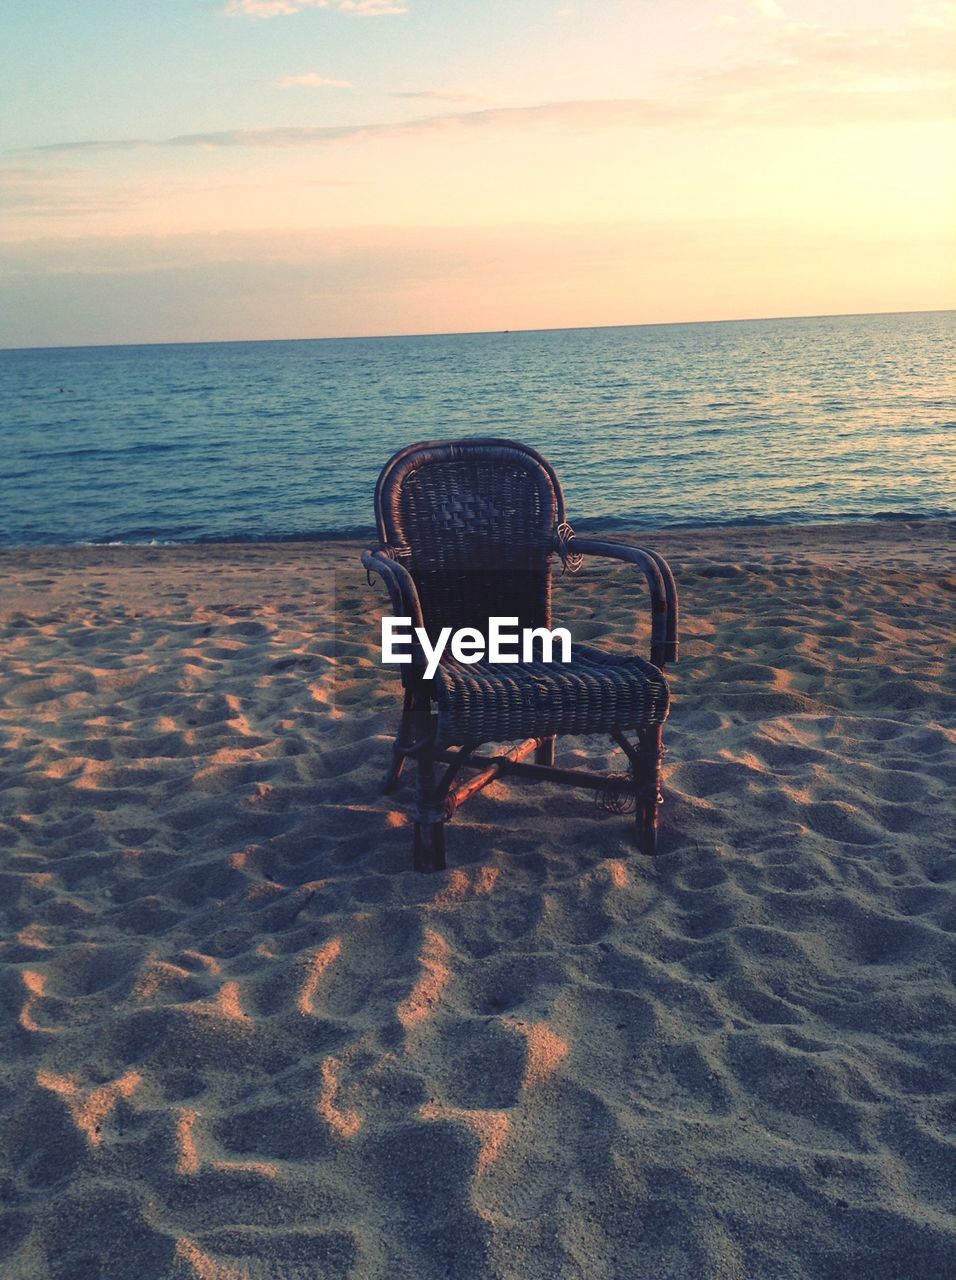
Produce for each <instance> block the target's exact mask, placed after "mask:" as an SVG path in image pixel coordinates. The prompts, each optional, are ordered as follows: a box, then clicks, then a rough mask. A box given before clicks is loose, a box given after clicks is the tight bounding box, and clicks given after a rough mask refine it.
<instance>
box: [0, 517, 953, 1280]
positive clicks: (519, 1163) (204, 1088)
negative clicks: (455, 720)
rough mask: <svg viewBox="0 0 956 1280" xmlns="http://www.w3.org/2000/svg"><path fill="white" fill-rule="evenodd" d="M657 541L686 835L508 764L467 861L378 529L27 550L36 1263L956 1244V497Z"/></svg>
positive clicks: (601, 579)
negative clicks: (657, 847) (428, 852)
mask: <svg viewBox="0 0 956 1280" xmlns="http://www.w3.org/2000/svg"><path fill="white" fill-rule="evenodd" d="M640 541H641V542H642V543H644V544H646V545H648V546H652V547H654V548H655V549H657V550H659V551H660V552H662V553H663V554H664V555H665V556H666V557H667V559H668V560H669V562H670V563H671V565H672V567H673V569H674V571H675V573H676V575H677V577H678V582H679V586H680V591H681V606H682V628H681V630H682V642H683V643H682V660H681V662H680V663H679V664H678V665H677V666H676V667H675V668H674V669H673V671H672V673H671V688H672V693H673V706H672V711H671V718H670V721H669V723H668V725H667V728H666V731H665V742H666V744H667V746H668V748H669V754H668V756H667V758H666V761H665V788H666V801H665V805H664V810H663V819H662V847H663V849H664V851H665V856H663V857H661V858H659V859H657V860H656V861H653V862H652V861H649V860H646V859H643V858H641V857H640V856H639V855H637V854H635V853H634V852H633V851H632V848H631V844H630V839H629V835H630V832H629V823H628V820H627V819H626V818H621V817H617V816H614V815H609V814H602V813H600V812H598V811H597V810H596V809H595V806H594V803H593V799H592V797H591V796H590V795H589V794H588V793H586V792H571V791H568V790H560V791H558V790H553V789H550V788H548V787H546V786H544V785H541V786H523V787H518V786H506V785H502V784H498V785H495V786H493V787H491V788H489V790H488V791H487V792H485V793H483V794H482V795H480V796H478V797H476V798H475V799H473V800H471V801H469V803H468V804H467V805H466V806H465V807H464V809H463V810H462V811H461V812H460V813H459V814H458V815H457V816H456V818H455V820H454V822H453V823H452V824H451V825H450V826H449V829H448V860H449V869H448V870H447V871H445V872H442V873H438V874H434V875H417V874H415V873H414V872H413V871H412V870H411V835H410V829H409V823H408V818H407V816H406V812H405V805H406V803H407V796H406V795H405V794H399V795H396V796H394V797H391V798H389V799H386V798H384V797H382V796H381V794H380V780H381V776H382V774H383V772H384V769H385V765H386V762H387V756H388V747H389V742H390V738H391V735H392V733H393V732H394V728H395V724H396V722H397V715H398V710H399V682H398V679H397V676H396V675H395V674H394V673H393V672H390V671H387V670H383V669H382V668H381V667H380V665H379V663H378V640H379V631H378V618H379V617H380V614H381V612H382V610H383V609H384V607H385V601H386V597H385V593H384V590H383V589H382V587H381V584H380V583H376V584H375V585H374V586H372V587H370V586H368V585H367V584H366V581H365V576H364V573H363V571H362V569H361V566H360V564H359V560H358V556H359V552H360V550H361V548H360V547H359V546H358V545H357V544H344V543H328V542H314V543H288V544H245V545H207V546H183V547H135V548H134V547H77V548H59V549H51V548H40V549H30V550H17V549H8V550H4V551H2V552H0V653H2V659H3V661H2V668H0V741H2V768H0V858H2V875H0V880H2V897H0V916H2V940H0V993H2V1009H3V1019H4V1034H3V1037H2V1059H3V1066H2V1073H0V1131H2V1134H3V1138H2V1142H0V1162H2V1167H0V1273H2V1275H3V1276H4V1278H5V1280H319V1278H323V1280H324V1278H326V1277H328V1278H329V1280H345V1278H347V1277H354V1278H356V1280H358V1278H362V1280H404V1278H405V1277H409V1278H412V1277H414V1278H416V1280H484V1278H486V1277H487V1278H488V1280H492V1278H494V1280H498V1278H501V1280H553V1278H554V1277H561V1278H562V1280H564V1278H567V1280H657V1278H658V1277H675V1278H678V1280H682V1278H683V1277H688V1278H689V1277H694V1278H699V1280H731V1278H733V1280H763V1278H765V1277H767V1278H771V1277H772V1278H778V1277H779V1278H781V1280H783V1278H785V1280H837V1278H838V1277H839V1278H840V1280H876V1278H878V1280H885V1278H891V1277H898V1278H900V1280H913V1278H915V1277H929V1276H934V1277H944V1276H953V1275H956V1213H954V1199H956V1196H954V1188H956V1138H954V1129H956V1052H954V1040H953V1038H954V1031H956V987H954V976H956V824H954V822H953V809H954V806H953V787H954V784H956V664H954V650H953V637H954V635H956V524H954V523H953V522H951V521H935V522H934V521H926V522H915V521H914V522H903V521H887V522H884V523H880V524H872V525H864V524H858V525H843V526H838V525H833V526H808V527H801V528H773V529H771V528H764V529H752V528H736V529H726V528H724V529H719V530H718V529H714V530H709V531H700V530H683V531H672V532H666V533H661V534H655V535H651V534H648V535H646V536H642V537H641V539H640ZM559 570H560V566H559ZM635 619H636V620H637V625H638V631H639V636H640V644H639V651H640V652H641V653H642V654H646V652H647V649H646V639H645V638H646V634H647V625H646V621H647V612H646V607H645V596H644V593H643V587H642V584H641V582H640V581H639V580H638V579H636V578H635V577H634V576H632V575H631V574H630V573H629V571H628V570H627V569H626V568H618V567H613V566H608V567H604V566H598V565H591V564H589V565H588V566H587V567H586V569H585V570H584V571H583V572H582V573H581V574H580V575H579V576H577V577H570V576H566V577H561V576H558V577H557V578H556V587H555V620H556V622H562V623H566V624H567V625H568V626H569V627H570V628H571V630H572V633H573V635H574V637H575V639H578V640H587V641H589V642H592V643H595V644H598V645H602V644H606V645H609V646H616V647H620V648H622V649H628V648H633V639H632V637H633V633H634V626H635ZM585 755H587V756H588V758H589V759H590V760H591V761H592V762H595V763H596V764H597V766H598V767H607V768H609V769H612V770H620V769H621V768H623V763H622V759H623V758H622V757H621V755H620V753H619V752H617V751H615V750H612V749H611V744H610V743H607V744H606V743H604V742H601V741H593V742H591V743H589V744H586V743H584V742H583V741H579V740H572V739H569V740H565V741H563V742H562V743H561V744H559V759H560V758H563V759H565V760H567V761H569V762H573V761H575V760H580V759H582V758H583V757H584V756H585Z"/></svg>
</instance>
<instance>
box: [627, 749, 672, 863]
mask: <svg viewBox="0 0 956 1280" xmlns="http://www.w3.org/2000/svg"><path fill="white" fill-rule="evenodd" d="M663 735H664V726H663V725H660V724H659V725H655V726H654V727H653V728H650V729H640V730H638V743H639V746H638V750H637V751H636V752H635V753H634V755H633V756H632V757H631V770H632V776H633V778H634V786H635V788H636V790H637V806H636V809H635V812H634V825H635V830H634V835H635V839H636V842H637V847H638V849H639V850H640V852H641V853H643V854H645V855H646V856H647V857H649V858H653V857H654V856H655V855H656V854H657V823H658V815H659V814H660V806H661V803H662V801H663V796H662V795H661V756H662V754H663V748H662V745H661V743H662V739H663Z"/></svg>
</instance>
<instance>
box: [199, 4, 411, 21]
mask: <svg viewBox="0 0 956 1280" xmlns="http://www.w3.org/2000/svg"><path fill="white" fill-rule="evenodd" d="M302 9H337V10H338V11H339V12H340V13H352V14H355V15H356V17H360V18H381V17H384V16H386V15H387V14H393V13H407V12H408V10H407V9H406V7H405V6H404V5H403V4H399V3H397V2H396V0H229V3H228V4H227V5H226V7H225V9H223V11H222V12H223V13H224V14H225V15H226V16H227V17H229V18H279V17H284V16H285V15H287V14H290V13H299V12H300V11H301V10H302Z"/></svg>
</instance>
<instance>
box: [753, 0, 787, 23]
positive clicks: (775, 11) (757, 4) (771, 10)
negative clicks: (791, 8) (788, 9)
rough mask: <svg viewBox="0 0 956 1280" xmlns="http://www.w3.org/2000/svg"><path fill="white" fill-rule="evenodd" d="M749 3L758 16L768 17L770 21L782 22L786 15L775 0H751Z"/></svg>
mask: <svg viewBox="0 0 956 1280" xmlns="http://www.w3.org/2000/svg"><path fill="white" fill-rule="evenodd" d="M751 4H752V6H753V9H754V12H755V13H756V14H757V15H758V16H759V17H761V18H768V19H769V20H770V21H771V22H782V21H783V19H784V18H785V17H786V14H785V13H784V11H783V10H782V9H781V8H780V6H779V4H777V0H751Z"/></svg>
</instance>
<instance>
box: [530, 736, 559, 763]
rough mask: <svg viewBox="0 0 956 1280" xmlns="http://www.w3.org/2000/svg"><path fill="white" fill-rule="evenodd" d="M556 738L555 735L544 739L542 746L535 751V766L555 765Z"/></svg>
mask: <svg viewBox="0 0 956 1280" xmlns="http://www.w3.org/2000/svg"><path fill="white" fill-rule="evenodd" d="M555 742H556V738H555V737H554V734H552V735H551V737H550V738H542V739H541V742H540V744H539V745H538V746H537V747H535V749H534V762H535V764H546V765H548V766H549V767H550V766H553V764H554V744H555Z"/></svg>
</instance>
